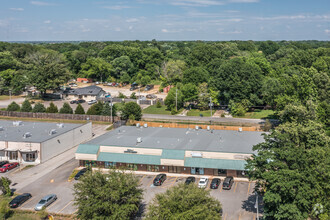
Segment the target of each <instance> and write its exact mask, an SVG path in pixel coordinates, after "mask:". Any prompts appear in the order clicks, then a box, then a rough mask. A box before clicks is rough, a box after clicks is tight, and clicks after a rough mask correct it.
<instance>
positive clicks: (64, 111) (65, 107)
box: [60, 102, 73, 114]
mask: <svg viewBox="0 0 330 220" xmlns="http://www.w3.org/2000/svg"><path fill="white" fill-rule="evenodd" d="M60 113H61V114H73V110H72V108H71V106H70V105H69V103H67V102H64V104H63V106H62V108H61V109H60Z"/></svg>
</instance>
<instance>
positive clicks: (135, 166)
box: [127, 163, 137, 170]
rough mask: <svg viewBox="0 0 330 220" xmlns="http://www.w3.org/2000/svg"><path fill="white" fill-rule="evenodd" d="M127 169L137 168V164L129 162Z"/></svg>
mask: <svg viewBox="0 0 330 220" xmlns="http://www.w3.org/2000/svg"><path fill="white" fill-rule="evenodd" d="M127 169H128V170H137V164H133V163H128V164H127Z"/></svg>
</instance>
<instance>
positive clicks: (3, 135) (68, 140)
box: [0, 120, 92, 164]
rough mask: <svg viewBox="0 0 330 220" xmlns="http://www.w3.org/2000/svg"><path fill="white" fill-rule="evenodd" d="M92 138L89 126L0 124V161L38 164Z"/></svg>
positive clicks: (20, 122) (12, 122) (36, 123)
mask: <svg viewBox="0 0 330 220" xmlns="http://www.w3.org/2000/svg"><path fill="white" fill-rule="evenodd" d="M91 138H92V123H86V124H68V123H64V124H62V123H46V122H26V121H24V122H22V121H4V120H0V161H4V160H8V161H10V162H19V163H23V164H39V163H42V162H44V161H46V160H48V159H50V158H52V157H54V156H57V155H59V154H61V153H63V152H64V151H66V150H69V149H70V148H72V147H74V146H77V145H79V144H81V143H83V142H85V141H87V140H89V139H91Z"/></svg>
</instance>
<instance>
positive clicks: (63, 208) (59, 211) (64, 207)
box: [57, 201, 73, 213]
mask: <svg viewBox="0 0 330 220" xmlns="http://www.w3.org/2000/svg"><path fill="white" fill-rule="evenodd" d="M72 202H73V201H70V202H69V203H68V204H66V205H65V206H64V207H63V209H61V210H60V211H58V212H57V213H60V212H62V211H63V210H64V209H65V208H66V207H68V206H69V205H70V204H71V203H72Z"/></svg>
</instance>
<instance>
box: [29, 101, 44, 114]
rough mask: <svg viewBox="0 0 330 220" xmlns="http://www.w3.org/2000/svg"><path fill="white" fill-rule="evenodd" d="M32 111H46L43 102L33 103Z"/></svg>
mask: <svg viewBox="0 0 330 220" xmlns="http://www.w3.org/2000/svg"><path fill="white" fill-rule="evenodd" d="M32 112H46V108H45V106H44V104H42V103H40V102H38V103H37V104H35V105H34V107H33V109H32Z"/></svg>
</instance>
